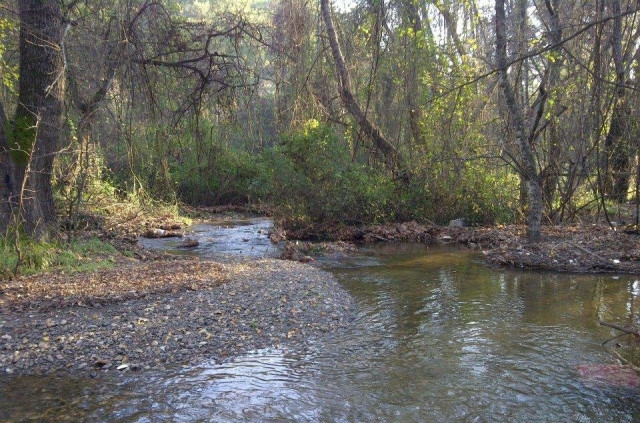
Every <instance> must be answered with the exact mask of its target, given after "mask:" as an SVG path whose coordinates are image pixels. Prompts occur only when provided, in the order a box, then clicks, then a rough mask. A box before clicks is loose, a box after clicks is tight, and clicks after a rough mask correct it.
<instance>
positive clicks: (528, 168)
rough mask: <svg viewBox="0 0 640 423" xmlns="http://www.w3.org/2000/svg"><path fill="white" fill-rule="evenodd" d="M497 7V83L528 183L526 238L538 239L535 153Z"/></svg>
mask: <svg viewBox="0 0 640 423" xmlns="http://www.w3.org/2000/svg"><path fill="white" fill-rule="evenodd" d="M495 10H496V59H497V62H498V69H499V75H500V87H501V89H502V93H503V95H504V97H505V101H506V104H507V107H508V109H509V113H510V114H511V118H512V120H513V125H514V127H515V136H516V143H517V145H518V149H519V150H520V162H521V163H520V171H521V173H522V178H523V179H524V182H525V184H526V186H527V196H528V205H529V210H528V211H527V238H528V239H529V241H532V242H537V241H539V240H540V233H541V226H542V189H541V187H540V176H539V175H538V171H537V169H536V162H535V157H534V155H533V151H532V149H531V145H530V143H529V137H528V136H527V135H526V134H525V119H524V113H523V111H522V108H521V107H519V106H518V104H517V100H516V96H515V93H514V90H513V87H512V86H511V83H510V82H509V74H508V72H507V70H508V68H509V67H508V62H507V38H506V32H507V31H506V15H505V10H504V0H496V1H495Z"/></svg>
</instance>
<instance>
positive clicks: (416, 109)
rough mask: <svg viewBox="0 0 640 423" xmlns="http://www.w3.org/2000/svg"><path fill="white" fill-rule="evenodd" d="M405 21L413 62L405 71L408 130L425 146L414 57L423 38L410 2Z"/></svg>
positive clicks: (420, 21) (417, 141)
mask: <svg viewBox="0 0 640 423" xmlns="http://www.w3.org/2000/svg"><path fill="white" fill-rule="evenodd" d="M406 8H407V19H408V20H409V25H410V26H411V29H413V31H412V34H411V36H410V37H409V39H410V42H411V43H410V45H411V50H412V51H411V53H409V57H411V58H412V59H413V60H410V61H411V63H408V64H407V66H408V70H407V93H406V95H407V107H408V108H409V130H410V131H411V138H412V139H413V142H414V143H416V144H418V145H421V146H426V139H425V137H424V135H423V133H422V130H421V129H420V118H421V117H422V110H421V108H420V104H419V92H420V91H419V87H420V83H419V78H418V72H419V69H418V66H419V65H418V63H420V62H419V61H418V60H417V57H416V53H415V52H416V51H419V49H418V45H419V41H418V37H421V36H424V35H423V34H422V20H421V19H420V14H419V13H418V9H417V8H416V5H415V4H413V2H412V1H409V2H407V5H406Z"/></svg>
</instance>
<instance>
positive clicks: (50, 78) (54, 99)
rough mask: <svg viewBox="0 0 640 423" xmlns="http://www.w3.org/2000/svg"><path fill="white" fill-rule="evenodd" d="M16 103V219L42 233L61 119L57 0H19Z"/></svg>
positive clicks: (51, 218) (47, 222)
mask: <svg viewBox="0 0 640 423" xmlns="http://www.w3.org/2000/svg"><path fill="white" fill-rule="evenodd" d="M19 12H20V71H19V78H20V79H19V91H18V106H17V108H16V114H15V118H14V120H13V122H12V128H11V133H10V134H9V148H10V150H11V159H12V160H11V161H12V162H13V165H14V166H15V186H13V187H12V188H13V191H14V193H13V194H14V198H16V202H17V204H18V206H19V210H18V212H19V215H18V219H19V221H18V223H19V224H22V225H23V227H24V230H25V232H26V233H27V234H29V235H32V236H35V237H43V236H46V235H47V234H49V233H50V232H51V231H52V230H55V229H56V212H55V206H54V202H53V192H52V187H51V172H52V169H53V159H54V157H55V154H56V152H57V150H58V145H59V138H60V128H61V125H62V95H63V81H64V76H63V75H62V72H63V71H64V69H63V60H62V46H61V41H62V33H63V24H62V14H61V11H60V2H59V1H57V0H20V2H19Z"/></svg>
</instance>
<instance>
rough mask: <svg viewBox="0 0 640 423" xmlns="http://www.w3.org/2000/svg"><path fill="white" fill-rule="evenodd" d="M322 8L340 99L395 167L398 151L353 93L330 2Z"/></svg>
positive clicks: (327, 1)
mask: <svg viewBox="0 0 640 423" xmlns="http://www.w3.org/2000/svg"><path fill="white" fill-rule="evenodd" d="M320 7H321V9H322V17H323V19H324V23H325V25H326V27H327V35H328V36H329V44H330V45H331V54H332V55H333V60H334V61H335V64H336V69H337V71H338V87H339V90H340V99H341V100H342V104H343V106H344V108H345V109H347V111H348V112H349V114H351V116H353V118H354V119H355V120H356V122H357V123H358V126H360V129H361V130H362V132H363V133H364V134H365V135H366V136H367V137H368V138H369V139H371V141H373V144H374V145H375V147H376V148H377V149H378V150H379V151H380V152H381V153H382V154H383V155H384V156H385V158H386V159H387V164H388V165H389V166H390V167H393V165H394V163H395V161H396V159H397V157H396V156H397V151H396V149H395V147H394V146H393V145H392V144H391V143H390V142H388V141H387V139H386V138H385V137H384V135H382V132H381V131H380V129H378V128H377V127H376V126H375V125H374V124H373V123H372V122H371V121H370V120H369V119H368V118H367V116H366V114H365V113H364V112H363V111H362V109H361V108H360V105H359V104H358V102H357V100H356V99H355V97H354V95H353V93H352V92H351V80H350V78H349V72H348V71H347V66H346V64H345V62H344V57H343V56H342V51H341V50H340V43H339V42H338V35H337V34H336V30H335V28H334V26H333V19H332V18H331V10H330V8H331V7H330V5H329V0H320Z"/></svg>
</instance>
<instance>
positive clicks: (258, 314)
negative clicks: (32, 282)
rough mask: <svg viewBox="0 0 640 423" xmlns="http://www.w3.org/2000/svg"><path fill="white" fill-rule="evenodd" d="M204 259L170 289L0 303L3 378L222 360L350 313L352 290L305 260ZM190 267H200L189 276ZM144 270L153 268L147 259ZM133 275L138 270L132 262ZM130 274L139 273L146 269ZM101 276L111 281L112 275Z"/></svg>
mask: <svg viewBox="0 0 640 423" xmlns="http://www.w3.org/2000/svg"><path fill="white" fill-rule="evenodd" d="M207 265H208V262H206V261H202V262H201V263H200V264H199V265H198V266H195V265H194V264H189V262H187V263H186V264H184V263H183V264H181V265H180V266H181V267H180V268H181V269H182V273H178V275H179V279H180V280H184V283H175V282H176V281H175V280H173V282H174V285H175V286H174V285H172V286H170V287H169V288H167V289H160V290H159V291H158V290H146V291H144V292H143V293H142V294H140V293H138V294H136V293H135V289H133V293H129V295H127V293H126V292H120V293H121V294H122V295H121V296H119V297H116V298H107V299H104V298H102V299H100V298H96V299H95V300H96V301H92V300H91V298H90V297H88V298H89V299H85V300H84V301H79V302H78V301H76V302H75V303H74V302H64V301H62V300H59V301H58V302H54V304H55V307H51V306H42V307H40V306H38V304H47V302H46V301H43V302H33V301H30V302H29V301H27V302H25V303H23V304H22V306H20V304H21V303H20V301H19V300H15V299H14V301H13V302H10V303H5V304H4V306H3V307H0V375H5V376H6V375H12V374H49V373H54V372H59V371H65V372H70V373H79V372H84V373H87V372H88V373H89V374H90V375H92V376H98V375H99V374H100V372H105V371H135V370H140V369H152V368H159V367H162V366H167V365H180V364H193V363H197V362H199V361H202V360H216V361H219V362H221V361H224V360H227V359H230V358H233V357H235V356H237V355H240V354H242V353H244V352H247V351H250V350H254V349H258V348H264V347H269V346H275V347H280V348H304V347H305V346H306V345H307V343H308V341H309V340H311V339H314V338H317V337H320V336H323V335H324V334H326V333H330V332H333V331H336V330H338V329H339V328H341V327H344V326H346V325H348V324H349V323H350V322H351V320H352V319H353V317H354V315H355V308H356V307H355V303H354V301H353V299H352V297H351V296H350V295H349V294H348V293H347V292H346V291H345V290H344V289H343V288H342V287H341V286H340V284H339V283H338V282H337V281H336V280H335V279H334V277H333V276H332V275H330V274H329V273H327V272H324V271H322V270H319V269H316V268H313V267H311V266H308V265H304V264H300V263H295V262H289V261H282V260H272V259H261V260H254V261H240V262H236V263H225V264H223V265H220V264H215V263H210V266H211V268H212V269H215V274H212V275H210V277H209V278H207V276H206V272H204V271H203V270H202V269H203V268H204V269H206V268H207ZM174 266H175V264H174ZM189 266H193V267H194V268H196V267H197V268H198V269H200V270H199V271H197V272H194V273H193V275H192V276H193V277H192V278H191V279H190V278H189V274H188V273H189V272H188V269H189ZM146 271H147V272H152V271H153V264H151V265H149V268H148V269H147V270H146ZM129 272H131V275H134V274H136V268H135V267H133V268H131V269H129ZM103 273H104V272H103ZM118 274H119V275H120V277H121V278H126V274H123V273H122V272H120V273H118ZM136 275H137V276H135V277H136V278H137V279H139V280H143V279H144V276H145V275H144V271H143V272H142V273H138V274H136ZM72 279H73V278H72V277H71V278H69V280H72ZM102 279H103V280H108V279H109V277H108V273H107V276H104V275H103V276H102ZM59 283H61V284H62V285H64V283H63V282H60V281H59ZM163 283H166V281H164V282H163ZM1 296H2V295H0V297H1ZM16 301H17V302H16ZM34 304H35V305H34Z"/></svg>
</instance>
